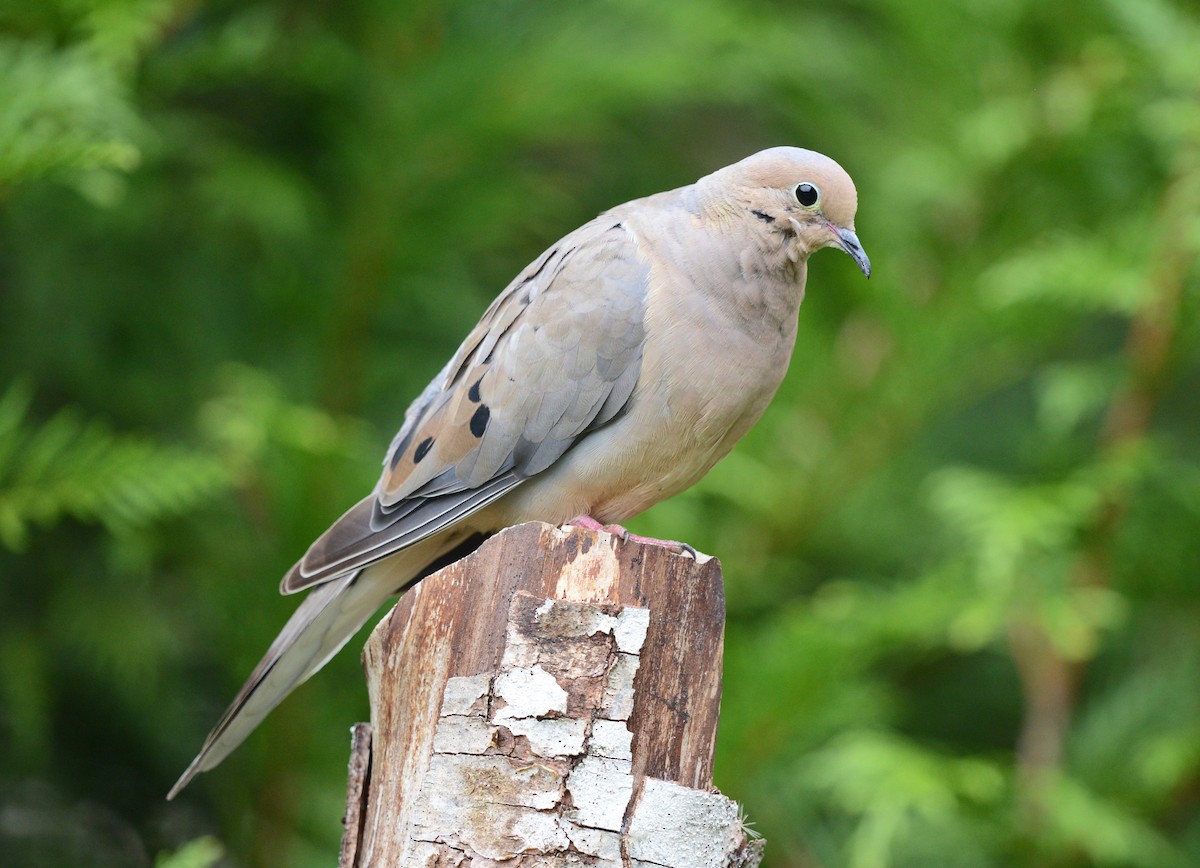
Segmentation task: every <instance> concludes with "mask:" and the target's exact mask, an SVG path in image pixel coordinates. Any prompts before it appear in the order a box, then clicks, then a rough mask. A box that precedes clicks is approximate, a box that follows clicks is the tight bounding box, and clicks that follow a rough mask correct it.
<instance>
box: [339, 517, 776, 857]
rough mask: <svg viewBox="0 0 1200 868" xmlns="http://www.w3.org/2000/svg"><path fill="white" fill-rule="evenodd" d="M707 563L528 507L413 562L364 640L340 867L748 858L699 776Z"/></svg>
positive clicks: (715, 588)
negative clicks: (423, 565) (428, 570)
mask: <svg viewBox="0 0 1200 868" xmlns="http://www.w3.org/2000/svg"><path fill="white" fill-rule="evenodd" d="M724 620H725V596H724V590H723V587H722V579H721V569H720V565H719V563H718V562H717V561H716V560H714V559H710V558H707V557H705V556H703V555H702V556H700V557H699V558H696V559H693V558H691V557H690V556H687V555H676V554H673V553H672V552H670V551H668V550H666V549H664V548H661V547H657V546H646V545H641V544H638V543H633V542H624V541H621V540H620V539H618V538H616V537H613V536H612V535H610V534H607V533H604V532H595V531H588V530H583V529H579V528H573V527H569V528H561V529H560V528H554V527H551V526H549V525H545V524H540V523H529V524H524V525H520V526H518V527H515V528H510V529H509V530H506V531H504V532H502V533H500V534H498V535H496V536H495V537H493V538H492V539H490V540H488V541H487V542H486V543H484V545H483V546H481V547H480V548H479V549H478V550H477V551H476V552H475V553H474V554H472V555H471V556H469V557H467V558H465V559H463V560H462V561H459V562H458V563H455V564H452V565H451V566H449V567H446V568H445V569H443V570H440V571H439V572H437V573H434V574H433V575H431V576H429V577H428V578H426V579H425V580H424V581H422V582H421V583H420V584H419V585H418V586H417V587H416V588H415V589H413V590H412V591H410V592H408V593H407V594H405V595H404V596H403V597H402V598H401V599H400V601H399V602H398V603H397V604H396V606H395V608H394V609H393V610H392V611H391V613H390V614H389V615H388V616H387V617H386V618H385V619H384V620H383V621H382V622H381V623H380V624H379V626H378V627H376V628H375V630H374V632H372V634H371V637H370V639H369V640H368V642H367V646H366V649H365V651H364V652H363V662H364V666H365V668H366V672H367V683H368V688H369V691H370V697H371V727H370V728H369V730H368V728H367V727H366V725H365V724H359V726H358V727H356V728H355V739H354V748H353V751H352V756H351V763H350V784H349V788H348V789H349V792H348V797H347V809H346V829H345V836H344V838H343V841H342V853H341V858H340V860H339V866H340V868H381V866H389V868H390V866H402V868H450V866H461V868H466V866H471V868H485V866H487V868H501V866H503V868H530V866H539V868H549V866H566V865H594V866H607V868H660V866H661V868H675V866H678V868H705V866H714V868H716V866H756V865H757V864H758V862H759V860H760V859H761V853H762V842H761V841H760V840H752V839H750V838H749V837H748V836H747V833H746V831H745V829H744V826H743V823H742V820H741V816H740V812H739V809H738V806H737V805H736V804H735V803H734V802H732V801H730V800H729V799H726V798H725V797H724V796H723V795H721V794H720V793H719V792H717V791H716V790H715V789H714V788H713V787H712V761H713V747H714V743H715V740H716V732H717V718H718V712H719V708H720V695H721V653H722V641H723V637H722V634H723V630H724Z"/></svg>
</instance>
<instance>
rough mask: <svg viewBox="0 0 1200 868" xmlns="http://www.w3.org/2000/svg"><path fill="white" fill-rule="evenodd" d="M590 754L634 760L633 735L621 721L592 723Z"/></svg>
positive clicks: (589, 743)
mask: <svg viewBox="0 0 1200 868" xmlns="http://www.w3.org/2000/svg"><path fill="white" fill-rule="evenodd" d="M588 753H590V754H592V755H593V756H602V757H607V758H608V759H619V760H627V761H632V760H633V733H632V732H630V731H629V727H627V726H626V725H625V724H624V723H622V722H621V721H619V720H596V721H593V722H592V738H591V741H590V742H588Z"/></svg>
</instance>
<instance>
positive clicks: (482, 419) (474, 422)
mask: <svg viewBox="0 0 1200 868" xmlns="http://www.w3.org/2000/svg"><path fill="white" fill-rule="evenodd" d="M490 418H492V411H491V410H490V409H488V405H487V404H480V405H479V409H478V410H476V411H475V415H473V416H472V417H471V433H472V434H474V435H475V436H476V437H482V436H483V432H484V431H486V430H487V425H488V419H490Z"/></svg>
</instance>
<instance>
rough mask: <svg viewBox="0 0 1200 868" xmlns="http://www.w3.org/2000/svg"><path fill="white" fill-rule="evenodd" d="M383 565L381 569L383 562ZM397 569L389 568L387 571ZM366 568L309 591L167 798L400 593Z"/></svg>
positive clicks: (232, 745)
mask: <svg viewBox="0 0 1200 868" xmlns="http://www.w3.org/2000/svg"><path fill="white" fill-rule="evenodd" d="M379 566H383V565H382V564H381V565H379ZM394 566H395V565H392V564H388V567H394ZM377 569H378V567H374V566H372V567H368V568H366V569H363V570H358V571H356V572H353V573H350V574H348V575H346V576H344V577H340V578H337V579H333V580H331V581H329V582H327V583H326V584H324V585H321V586H319V587H317V588H316V589H314V590H313V591H311V592H310V593H309V595H308V596H307V597H306V598H305V599H304V602H302V603H301V604H300V607H299V608H298V609H296V612H295V613H294V614H293V615H292V617H291V618H290V619H288V622H287V624H286V625H284V628H283V630H282V631H281V632H280V633H279V636H278V637H276V639H275V641H274V642H272V643H271V647H270V648H269V649H268V650H267V653H266V655H265V656H264V657H263V659H262V660H261V661H260V662H259V664H258V666H257V667H255V669H254V672H253V673H252V674H251V675H250V678H249V680H247V682H246V684H245V685H244V686H243V687H242V689H241V690H240V691H239V692H238V695H237V697H236V698H235V699H234V700H233V702H232V703H231V704H230V706H229V708H228V709H227V710H226V711H225V714H224V715H223V716H222V717H221V720H220V722H219V723H218V724H217V725H216V726H215V727H214V728H213V730H212V732H211V733H209V735H208V738H207V739H205V741H204V746H203V747H202V748H201V749H200V753H199V754H197V755H196V758H195V759H194V760H192V764H191V765H189V766H188V767H187V770H186V771H184V773H183V774H182V775H180V777H179V780H178V781H176V782H175V786H173V787H171V791H170V792H169V793H168V794H167V798H168V799H173V798H174V797H175V796H176V794H178V793H179V791H180V790H182V789H183V788H184V787H185V786H187V784H188V782H189V781H191V779H192V778H193V777H195V776H196V775H197V774H199V773H200V772H203V771H208V770H209V769H211V768H213V767H214V766H216V765H217V764H218V763H219V762H221V760H223V759H224V758H225V757H227V756H228V755H229V754H230V752H231V751H233V749H234V748H236V747H237V746H238V745H239V744H241V743H242V741H244V740H245V738H246V736H248V735H249V734H250V733H251V732H252V731H253V730H254V728H255V727H257V726H258V725H259V723H261V722H262V719H263V718H264V717H266V716H267V714H268V713H269V712H270V711H271V710H272V709H273V708H275V706H277V705H278V704H279V703H280V702H282V701H283V699H284V697H286V696H287V695H288V694H289V693H291V692H292V690H294V689H295V688H296V687H298V686H299V685H300V684H302V683H303V682H304V681H306V680H307V679H308V678H309V677H310V676H311V675H313V674H314V673H315V672H316V671H317V670H318V669H320V668H321V667H322V666H324V665H325V664H326V663H327V662H328V661H329V659H330V658H331V657H333V655H334V654H336V653H337V652H338V651H340V650H341V648H342V646H344V645H345V644H346V643H347V642H348V641H350V638H351V637H352V636H354V634H355V633H357V632H358V630H359V628H360V627H362V625H363V624H364V623H366V621H367V619H368V618H370V617H371V615H372V614H373V613H374V612H375V611H376V610H377V609H378V608H379V607H380V606H381V605H382V604H383V603H384V602H385V601H386V600H387V599H388V597H390V596H392V595H393V594H395V593H396V589H397V587H398V583H396V582H395V581H394V579H393V578H392V576H394V574H395V570H394V569H387V573H388V574H389V575H388V576H380V575H376V574H374V573H375V571H376V570H377Z"/></svg>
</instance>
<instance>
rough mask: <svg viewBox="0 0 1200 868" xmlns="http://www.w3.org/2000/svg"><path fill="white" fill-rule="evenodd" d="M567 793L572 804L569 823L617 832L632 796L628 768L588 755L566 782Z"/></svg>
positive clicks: (622, 761)
mask: <svg viewBox="0 0 1200 868" xmlns="http://www.w3.org/2000/svg"><path fill="white" fill-rule="evenodd" d="M567 789H568V790H570V792H571V800H572V801H573V802H574V803H575V810H574V811H572V812H571V819H573V820H574V821H575V822H576V823H578V824H579V825H580V826H590V827H592V828H594V829H608V830H609V831H612V832H619V831H620V830H621V821H622V820H623V819H624V818H625V808H626V807H627V806H628V805H629V799H630V797H631V796H632V795H633V768H632V764H631V763H629V762H628V761H627V760H614V759H608V758H606V757H600V756H592V755H591V754H590V753H589V754H588V756H585V757H584V758H583V760H582V761H581V762H580V763H579V765H577V766H575V769H574V771H572V772H571V775H570V777H569V778H567Z"/></svg>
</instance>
